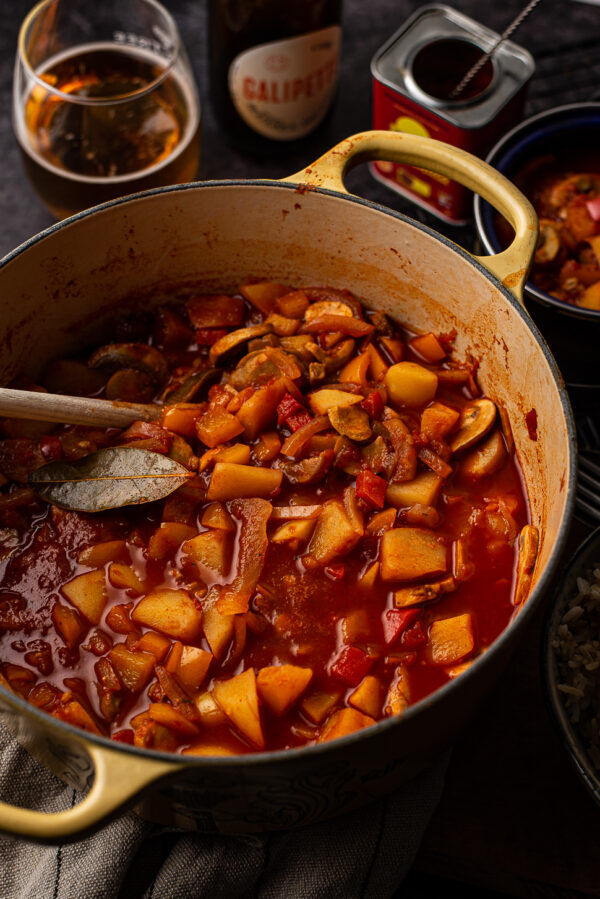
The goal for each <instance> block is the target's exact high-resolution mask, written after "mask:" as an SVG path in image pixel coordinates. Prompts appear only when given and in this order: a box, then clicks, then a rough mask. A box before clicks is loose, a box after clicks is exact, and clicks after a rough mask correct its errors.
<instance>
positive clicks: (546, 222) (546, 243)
mask: <svg viewBox="0 0 600 899" xmlns="http://www.w3.org/2000/svg"><path fill="white" fill-rule="evenodd" d="M559 231H560V223H559V222H553V221H551V220H550V219H540V236H539V240H538V245H537V250H536V251H535V256H534V262H537V264H538V265H545V264H546V263H547V262H552V260H553V259H556V257H557V256H558V253H559V251H560V234H559Z"/></svg>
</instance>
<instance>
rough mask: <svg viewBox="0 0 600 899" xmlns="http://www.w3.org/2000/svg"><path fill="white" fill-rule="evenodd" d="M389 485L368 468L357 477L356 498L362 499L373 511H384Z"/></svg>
mask: <svg viewBox="0 0 600 899" xmlns="http://www.w3.org/2000/svg"><path fill="white" fill-rule="evenodd" d="M386 489H387V484H386V482H385V481H384V479H383V478H380V477H379V475H376V474H373V472H372V471H370V470H369V469H368V468H365V469H363V470H362V471H359V473H358V475H357V476H356V497H357V499H362V501H363V502H364V503H366V504H367V506H369V507H370V508H371V509H383V506H384V503H385V491H386Z"/></svg>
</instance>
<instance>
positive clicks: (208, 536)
mask: <svg viewBox="0 0 600 899" xmlns="http://www.w3.org/2000/svg"><path fill="white" fill-rule="evenodd" d="M182 550H183V552H184V553H186V555H187V556H188V557H189V558H191V559H192V560H193V561H194V563H195V565H196V568H197V569H198V575H199V577H200V578H202V580H204V581H206V580H212V579H214V578H221V577H223V576H224V575H226V574H227V572H228V570H229V532H228V531H223V530H219V529H218V528H213V529H211V530H210V531H205V532H204V533H203V534H198V536H197V537H192V539H191V540H186V541H185V543H184V544H183V546H182Z"/></svg>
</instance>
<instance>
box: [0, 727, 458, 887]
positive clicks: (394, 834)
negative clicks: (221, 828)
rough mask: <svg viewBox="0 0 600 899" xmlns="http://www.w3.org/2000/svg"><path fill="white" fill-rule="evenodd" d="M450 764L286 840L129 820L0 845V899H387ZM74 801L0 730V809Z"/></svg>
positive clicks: (131, 816) (132, 816)
mask: <svg viewBox="0 0 600 899" xmlns="http://www.w3.org/2000/svg"><path fill="white" fill-rule="evenodd" d="M447 761H448V759H447V757H444V758H442V759H440V761H439V762H438V763H437V765H436V766H435V767H434V768H433V769H431V770H429V771H426V772H425V773H423V774H421V775H420V776H419V777H417V778H415V779H414V780H413V781H411V782H410V783H408V784H405V785H404V786H403V787H401V788H400V789H398V790H397V791H396V792H395V793H393V794H391V795H389V796H387V797H385V798H384V799H380V800H378V801H376V802H373V803H371V804H370V805H368V806H365V807H364V808H362V809H359V810H358V811H355V812H352V813H350V814H347V815H344V816H342V817H338V818H335V819H333V820H330V821H324V822H322V823H320V824H313V825H311V826H309V827H305V828H300V829H297V830H293V831H287V832H277V833H270V834H259V835H253V836H229V835H228V836H224V835H220V834H215V835H207V834H199V833H193V832H186V831H182V830H177V829H174V828H165V827H160V826H157V825H155V824H151V823H150V822H148V821H145V820H143V819H142V818H140V817H139V816H138V815H137V814H136V813H135V812H126V813H124V814H122V815H120V816H119V817H117V818H115V819H114V820H113V821H111V822H110V823H109V824H107V825H105V826H104V827H102V828H101V829H100V830H98V831H97V832H96V833H94V834H93V835H92V836H89V837H86V838H85V839H82V840H80V841H79V842H76V843H69V844H62V845H59V846H47V845H43V846H42V845H38V844H36V843H31V842H28V841H25V840H16V839H12V838H10V837H0V853H1V857H2V876H1V878H0V899H121V897H122V899H138V897H139V899H142V897H143V899H204V897H207V899H208V897H210V899H321V897H327V899H330V897H332V896H335V897H336V899H386V897H391V896H393V895H394V893H395V892H396V891H397V889H398V886H399V884H400V883H401V881H402V879H403V877H404V875H405V874H406V873H407V871H408V869H409V868H410V866H411V864H412V862H413V859H414V857H415V854H416V852H417V849H418V847H419V843H420V841H421V838H422V835H423V832H424V830H425V827H426V825H427V822H428V821H429V818H430V817H431V815H432V813H433V811H434V809H435V807H436V805H437V803H438V800H439V798H440V795H441V792H442V786H443V781H444V775H445V771H446V765H447ZM81 798H82V795H81V794H79V793H77V792H76V791H75V790H73V789H71V787H67V786H65V784H64V783H62V781H60V780H58V778H56V777H54V775H53V774H51V773H50V772H49V771H47V770H46V769H45V768H43V767H42V766H41V765H39V764H38V763H37V762H36V761H35V760H34V759H32V758H31V756H30V755H29V754H28V753H27V752H25V750H24V749H22V748H21V746H19V744H18V743H17V742H16V741H15V740H14V739H13V738H12V737H11V736H10V735H9V734H8V732H7V731H6V730H5V729H4V728H2V727H0V799H2V800H4V801H6V802H10V803H12V804H14V805H22V806H26V807H28V808H37V809H40V810H43V811H46V812H57V811H61V810H63V809H67V808H69V807H70V806H72V805H74V804H75V803H76V802H78V801H79V800H80V799H81Z"/></svg>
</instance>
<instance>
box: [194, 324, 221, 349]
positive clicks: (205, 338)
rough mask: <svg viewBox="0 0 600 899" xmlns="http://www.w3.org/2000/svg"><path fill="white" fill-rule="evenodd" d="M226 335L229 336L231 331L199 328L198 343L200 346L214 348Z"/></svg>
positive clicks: (197, 333) (197, 331) (197, 332)
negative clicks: (214, 344)
mask: <svg viewBox="0 0 600 899" xmlns="http://www.w3.org/2000/svg"><path fill="white" fill-rule="evenodd" d="M226 334H229V331H227V330H226V329H225V328H197V329H196V343H197V344H198V346H212V345H213V343H216V342H217V340H220V339H221V337H225V335H226Z"/></svg>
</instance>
